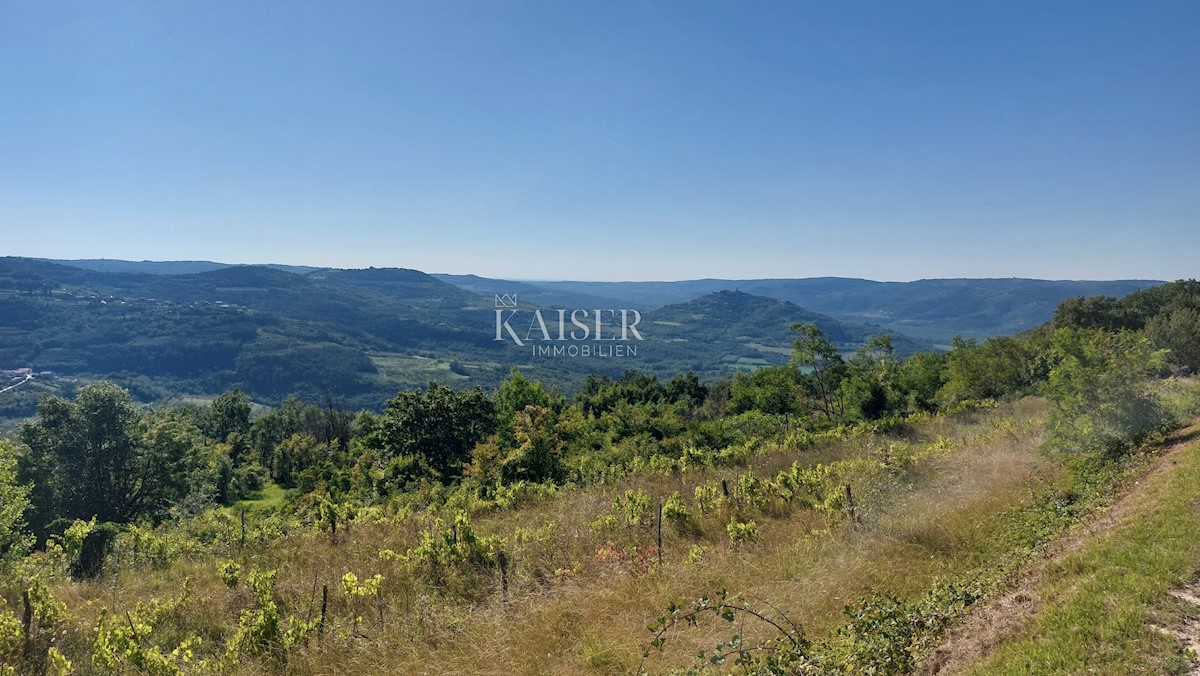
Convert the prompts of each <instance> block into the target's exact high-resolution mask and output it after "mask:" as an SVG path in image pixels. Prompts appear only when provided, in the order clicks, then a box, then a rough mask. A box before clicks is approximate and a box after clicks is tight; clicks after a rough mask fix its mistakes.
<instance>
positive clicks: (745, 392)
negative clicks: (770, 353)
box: [729, 365, 808, 415]
mask: <svg viewBox="0 0 1200 676" xmlns="http://www.w3.org/2000/svg"><path fill="white" fill-rule="evenodd" d="M807 403H808V393H807V391H805V389H804V377H803V375H802V374H801V373H800V369H798V368H796V367H795V366H792V365H788V366H766V367H763V368H760V369H756V370H755V371H753V372H751V373H738V374H737V375H735V376H734V377H733V380H732V381H731V382H730V384H729V409H730V411H731V412H732V413H735V414H736V413H745V412H746V411H762V412H763V413H770V414H772V415H793V414H799V413H804V412H805V410H806V406H807Z"/></svg>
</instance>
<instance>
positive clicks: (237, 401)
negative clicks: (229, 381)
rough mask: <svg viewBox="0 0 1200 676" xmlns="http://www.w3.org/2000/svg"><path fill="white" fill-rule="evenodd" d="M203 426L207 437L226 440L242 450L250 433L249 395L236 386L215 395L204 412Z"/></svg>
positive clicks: (214, 439)
mask: <svg viewBox="0 0 1200 676" xmlns="http://www.w3.org/2000/svg"><path fill="white" fill-rule="evenodd" d="M203 427H204V433H205V434H206V435H208V438H209V439H212V440H213V441H224V442H228V443H231V444H233V445H234V446H235V448H236V449H237V450H239V451H240V450H244V447H245V444H247V443H248V442H249V439H248V435H249V434H250V397H249V396H247V395H246V393H245V392H243V391H241V390H239V389H237V388H234V389H232V390H230V391H228V392H226V393H224V394H222V395H221V396H219V397H217V398H216V399H214V400H213V402H212V404H210V405H209V407H208V411H206V412H205V414H204V422H203ZM231 435H232V436H233V440H231V439H230V436H231Z"/></svg>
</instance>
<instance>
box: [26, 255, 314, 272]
mask: <svg viewBox="0 0 1200 676" xmlns="http://www.w3.org/2000/svg"><path fill="white" fill-rule="evenodd" d="M34 260H40V261H45V262H47V263H60V264H62V265H70V266H73V267H77V268H83V269H85V270H96V271H97V272H144V273H146V274H150V275H190V274H193V273H196V272H208V271H210V270H220V269H221V268H230V267H234V266H235V265H238V264H235V263H216V262H213V261H124V260H117V259H112V258H77V259H55V258H37V259H34ZM259 267H264V268H274V269H276V270H283V271H284V272H295V273H297V274H305V273H308V272H312V271H314V270H320V268H314V267H309V266H307V265H283V264H282V263H263V264H261V265H259Z"/></svg>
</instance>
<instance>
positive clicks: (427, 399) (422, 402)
mask: <svg viewBox="0 0 1200 676" xmlns="http://www.w3.org/2000/svg"><path fill="white" fill-rule="evenodd" d="M495 429H496V415H495V405H494V404H493V403H492V400H491V399H489V398H488V397H487V395H485V394H484V393H483V390H481V389H479V388H478V387H476V388H474V389H471V390H467V391H465V392H455V391H454V390H451V389H450V388H448V387H445V386H442V385H438V384H437V383H433V382H431V383H429V388H428V389H427V390H426V391H425V392H418V391H411V390H409V391H404V392H400V393H399V394H397V395H396V396H395V397H393V398H392V399H391V400H390V401H389V402H388V404H387V409H386V410H385V411H384V414H383V421H382V424H381V425H380V430H379V434H378V436H377V437H376V439H377V441H378V442H379V443H380V445H381V446H382V448H381V449H380V450H381V451H382V452H383V454H384V455H385V456H390V457H397V456H408V457H412V458H415V459H419V460H421V461H423V462H424V463H427V464H428V466H429V467H430V468H431V469H432V470H433V471H434V472H435V473H436V474H437V476H438V477H439V478H441V479H442V480H444V481H452V480H454V479H457V478H458V477H459V476H461V474H462V466H463V465H464V464H465V463H466V462H467V461H468V460H469V459H470V455H471V449H472V448H474V447H475V444H477V443H479V442H480V441H482V440H484V439H486V438H487V436H488V435H489V434H491V433H492V432H494V431H495Z"/></svg>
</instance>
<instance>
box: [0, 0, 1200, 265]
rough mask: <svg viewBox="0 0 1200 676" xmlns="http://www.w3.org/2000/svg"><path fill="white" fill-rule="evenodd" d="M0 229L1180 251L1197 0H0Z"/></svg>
mask: <svg viewBox="0 0 1200 676" xmlns="http://www.w3.org/2000/svg"><path fill="white" fill-rule="evenodd" d="M0 233H2V235H0V237H2V239H0V242H2V244H0V254H10V255H23V256H44V257H52V258H100V257H106V258H125V259H134V260H141V259H152V260H175V259H209V260H220V261H227V262H282V263H293V264H308V265H328V266H336V267H365V266H371V265H374V266H399V267H411V268H417V269H421V270H425V271H428V272H453V273H475V274H480V275H484V276H494V277H509V278H524V279H596V280H611V279H628V280H648V279H688V278H699V277H726V278H748V277H809V276H822V275H836V276H849V277H867V278H872V279H885V280H909V279H918V278H928V277H1013V276H1017V277H1041V278H1054V279H1064V278H1076V279H1079V278H1086V279H1112V278H1135V277H1136V278H1156V279H1175V278H1180V277H1195V276H1197V271H1198V270H1200V266H1198V265H1197V264H1196V261H1197V251H1200V2H1195V1H1194V0H1187V1H1181V2H1131V1H1130V2H1072V3H1066V2H1049V3H1047V2H1000V1H996V2H982V1H981V2H973V1H972V2H958V1H946V2H937V3H922V2H912V3H909V2H904V3H898V2H819V3H818V2H811V3H810V2H751V3H748V2H646V1H638V2H603V3H600V2H586V3H585V2H573V1H564V0H554V1H551V2H498V1H495V2H455V1H450V0H446V1H436V2H401V1H398V0H392V1H386V2H367V1H362V2H352V3H333V2H273V3H272V2H249V3H248V2H225V1H223V0H205V1H204V2H199V1H196V2H185V1H170V2H162V1H161V0H154V1H152V2H150V1H148V2H104V3H100V2H27V1H22V2H10V1H8V0H0Z"/></svg>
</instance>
